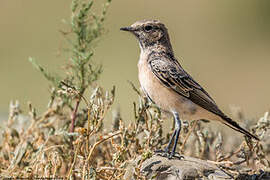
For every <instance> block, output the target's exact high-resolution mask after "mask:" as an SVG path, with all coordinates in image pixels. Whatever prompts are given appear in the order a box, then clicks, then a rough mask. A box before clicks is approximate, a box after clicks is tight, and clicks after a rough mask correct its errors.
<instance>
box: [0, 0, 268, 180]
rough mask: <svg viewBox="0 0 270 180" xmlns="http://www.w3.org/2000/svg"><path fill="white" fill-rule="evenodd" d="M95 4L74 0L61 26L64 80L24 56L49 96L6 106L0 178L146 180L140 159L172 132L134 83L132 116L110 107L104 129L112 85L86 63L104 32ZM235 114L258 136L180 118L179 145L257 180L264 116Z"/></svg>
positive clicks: (263, 151)
mask: <svg viewBox="0 0 270 180" xmlns="http://www.w3.org/2000/svg"><path fill="white" fill-rule="evenodd" d="M93 2H94V1H92V0H89V1H88V0H73V2H72V15H71V26H70V27H71V28H70V30H68V31H63V32H62V34H64V36H65V37H66V38H67V39H68V42H70V44H71V48H70V51H69V52H70V53H71V55H70V61H69V63H68V64H67V65H66V66H65V67H66V75H67V76H66V78H60V77H57V76H53V75H51V74H49V73H48V72H47V71H46V70H45V69H44V68H42V67H41V66H40V65H38V64H37V63H35V62H34V61H33V59H30V60H31V61H32V62H33V63H34V65H35V67H37V69H39V70H40V71H41V72H42V73H43V75H44V76H45V78H47V79H48V80H49V81H50V82H52V86H53V87H52V88H51V98H50V100H49V103H48V108H47V110H46V111H45V112H44V113H41V114H38V113H37V111H36V109H35V108H34V107H33V106H32V104H31V103H29V112H28V114H24V113H22V111H21V110H20V106H19V103H18V102H15V103H13V102H12V103H11V104H10V110H9V118H8V119H7V121H6V123H5V125H3V126H2V127H1V129H2V139H1V140H0V177H1V178H29V179H34V178H54V179H57V178H59V179H64V178H66V179H111V180H113V179H115V180H118V179H127V177H133V178H134V179H144V177H142V175H141V174H140V166H141V164H142V162H143V161H144V160H145V159H147V158H150V157H151V156H152V154H153V153H154V151H155V150H158V149H163V148H164V147H165V146H166V144H167V143H168V141H169V138H170V136H171V134H172V132H173V131H172V129H171V130H170V131H169V132H166V133H164V129H168V128H164V127H163V126H164V124H163V119H164V118H166V117H162V114H161V112H160V110H159V109H158V108H157V107H155V105H153V104H151V103H150V102H148V101H147V99H146V98H145V97H144V96H143V95H142V94H141V92H140V90H138V89H136V88H135V87H134V86H133V85H132V83H131V85H132V87H133V89H134V90H135V92H136V93H137V94H138V96H139V102H138V103H134V117H131V118H130V119H131V120H132V122H131V123H126V122H127V121H126V120H123V119H122V118H121V114H120V112H116V113H115V114H114V116H113V119H112V125H111V129H110V130H106V129H104V127H103V125H104V123H109V122H104V119H105V117H106V115H107V114H108V112H110V111H111V106H112V104H113V102H114V97H115V88H113V89H112V90H111V91H105V90H103V89H102V88H101V87H99V86H97V85H96V84H95V83H94V82H95V81H96V80H97V79H98V77H99V75H100V73H101V68H100V67H99V66H98V67H94V64H95V63H92V56H93V49H92V47H93V45H92V44H93V42H95V40H96V39H97V38H98V37H99V36H100V35H101V34H102V30H103V29H102V24H103V22H104V17H105V14H106V11H107V7H108V6H109V4H110V2H111V1H110V0H107V1H106V3H105V4H104V9H103V11H102V13H101V15H100V16H97V15H95V13H93V12H91V7H92V5H93ZM69 35H70V36H69ZM85 91H90V94H91V95H90V97H85V95H84V94H85ZM130 93H134V92H133V91H131V92H130ZM82 103H84V105H83V104H82ZM80 104H81V105H80ZM234 116H235V117H236V118H237V119H238V120H239V121H243V122H248V124H247V127H249V129H251V130H252V132H253V133H254V134H256V135H258V136H259V137H260V138H261V139H262V141H261V142H255V141H253V140H251V139H248V138H246V139H245V140H244V141H243V142H239V140H241V138H240V137H239V138H234V137H232V136H230V135H226V134H224V133H222V132H219V131H216V128H210V126H209V125H208V124H206V125H205V122H206V121H193V122H188V121H183V130H182V132H181V137H180V140H181V142H179V146H178V148H179V149H178V151H179V152H181V153H183V154H185V155H190V156H193V157H198V158H201V159H208V160H211V161H212V162H214V163H216V164H217V165H219V166H220V167H222V168H224V170H225V171H227V172H228V173H230V174H232V175H233V176H234V177H239V178H240V179H241V178H242V177H247V176H249V175H253V176H252V177H258V179H260V177H263V176H264V175H266V174H267V172H268V173H269V156H270V142H269V138H268V137H269V134H270V131H269V129H270V117H269V116H268V113H265V115H264V116H263V117H262V118H260V119H259V120H258V121H257V124H256V125H253V126H252V125H251V124H252V122H254V121H246V120H247V118H245V117H244V116H243V114H242V113H241V111H235V112H234ZM74 127H75V128H74ZM133 167H135V170H132V169H134V168H133ZM250 177H251V176H250Z"/></svg>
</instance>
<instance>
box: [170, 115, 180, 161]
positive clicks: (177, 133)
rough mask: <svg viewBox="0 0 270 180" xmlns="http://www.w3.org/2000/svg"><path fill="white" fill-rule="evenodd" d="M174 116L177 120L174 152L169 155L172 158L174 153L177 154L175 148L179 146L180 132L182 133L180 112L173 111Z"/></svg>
mask: <svg viewBox="0 0 270 180" xmlns="http://www.w3.org/2000/svg"><path fill="white" fill-rule="evenodd" d="M173 116H174V121H175V131H174V136H175V141H174V144H173V149H172V152H171V154H170V156H169V157H170V158H172V157H173V156H174V154H175V150H176V146H177V142H178V138H179V134H180V131H181V120H180V118H179V115H178V113H177V112H173ZM173 138H174V137H173ZM169 145H170V143H169Z"/></svg>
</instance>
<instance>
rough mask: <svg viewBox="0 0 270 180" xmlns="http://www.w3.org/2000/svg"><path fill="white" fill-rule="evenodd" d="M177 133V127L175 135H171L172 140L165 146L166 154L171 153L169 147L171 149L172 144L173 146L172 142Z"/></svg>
mask: <svg viewBox="0 0 270 180" xmlns="http://www.w3.org/2000/svg"><path fill="white" fill-rule="evenodd" d="M175 134H176V129H174V132H173V135H172V137H171V139H170V141H169V143H168V145H167V147H166V148H165V153H166V154H167V153H168V154H169V149H170V146H171V144H172V142H173V139H174V137H175Z"/></svg>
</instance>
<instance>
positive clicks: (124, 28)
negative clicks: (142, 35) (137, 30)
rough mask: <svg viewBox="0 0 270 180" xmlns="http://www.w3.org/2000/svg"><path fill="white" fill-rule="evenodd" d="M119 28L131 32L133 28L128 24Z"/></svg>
mask: <svg viewBox="0 0 270 180" xmlns="http://www.w3.org/2000/svg"><path fill="white" fill-rule="evenodd" d="M120 30H121V31H129V32H132V31H134V28H133V27H131V26H129V27H122V28H120Z"/></svg>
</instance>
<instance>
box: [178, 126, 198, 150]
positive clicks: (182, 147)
mask: <svg viewBox="0 0 270 180" xmlns="http://www.w3.org/2000/svg"><path fill="white" fill-rule="evenodd" d="M197 123H198V121H195V122H194V124H193V126H192V127H191V129H190V130H189V131H188V134H187V135H186V137H185V139H184V141H183V144H182V146H181V148H180V152H183V151H184V148H185V145H186V143H187V140H188V138H189V136H190V135H191V133H192V132H193V130H194V129H195V127H196V125H197Z"/></svg>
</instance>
